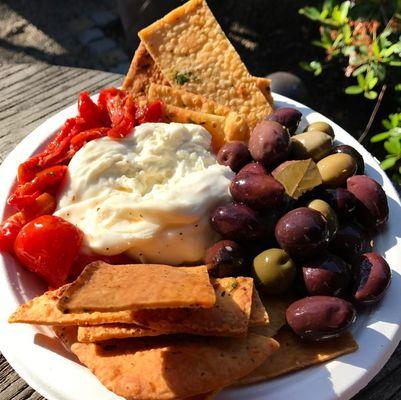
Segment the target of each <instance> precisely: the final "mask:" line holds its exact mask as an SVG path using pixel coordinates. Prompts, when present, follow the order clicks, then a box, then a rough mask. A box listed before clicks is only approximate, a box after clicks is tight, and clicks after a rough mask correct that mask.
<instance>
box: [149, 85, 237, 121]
mask: <svg viewBox="0 0 401 400" xmlns="http://www.w3.org/2000/svg"><path fill="white" fill-rule="evenodd" d="M157 100H160V101H162V102H163V103H166V104H171V105H173V106H176V107H181V108H186V109H188V110H192V111H197V112H202V113H207V114H214V115H221V116H222V117H224V116H226V115H228V114H229V113H230V111H231V110H230V108H228V107H226V106H223V105H222V104H218V103H216V102H214V101H211V100H208V99H206V98H205V97H203V96H201V95H199V94H194V93H190V92H187V91H185V90H182V89H180V88H173V87H171V86H167V85H158V84H156V83H151V84H150V85H149V91H148V101H149V102H150V103H153V102H155V101H157Z"/></svg>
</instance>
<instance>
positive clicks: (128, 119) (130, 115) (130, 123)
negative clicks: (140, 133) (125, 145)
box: [107, 95, 136, 139]
mask: <svg viewBox="0 0 401 400" xmlns="http://www.w3.org/2000/svg"><path fill="white" fill-rule="evenodd" d="M123 112H124V114H123V119H122V120H121V121H120V122H119V123H118V124H117V125H112V128H111V129H110V130H109V132H108V133H107V135H108V136H109V137H110V138H112V139H119V138H123V137H125V136H127V135H128V134H129V133H130V132H131V130H132V128H133V127H134V126H135V113H136V104H135V102H134V99H133V98H132V96H131V95H127V97H126V98H125V101H124V106H123Z"/></svg>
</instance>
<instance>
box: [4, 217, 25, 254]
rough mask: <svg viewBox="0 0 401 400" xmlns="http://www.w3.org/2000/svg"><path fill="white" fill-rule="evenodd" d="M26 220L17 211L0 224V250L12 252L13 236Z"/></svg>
mask: <svg viewBox="0 0 401 400" xmlns="http://www.w3.org/2000/svg"><path fill="white" fill-rule="evenodd" d="M26 222H27V221H26V220H25V218H24V215H23V214H22V213H21V212H17V213H16V214H13V215H11V216H10V217H8V218H7V219H6V220H5V221H3V222H2V223H1V224H0V251H2V252H3V251H8V252H10V253H13V252H14V242H15V238H16V237H17V235H18V233H19V231H20V230H21V229H22V227H23V226H24V225H25V224H26Z"/></svg>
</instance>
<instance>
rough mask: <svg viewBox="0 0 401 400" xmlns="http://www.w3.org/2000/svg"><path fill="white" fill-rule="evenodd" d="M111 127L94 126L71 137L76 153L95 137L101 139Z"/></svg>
mask: <svg viewBox="0 0 401 400" xmlns="http://www.w3.org/2000/svg"><path fill="white" fill-rule="evenodd" d="M108 131H109V128H94V129H90V130H88V131H84V132H81V133H78V135H76V136H74V137H73V138H72V139H71V147H72V149H73V151H74V154H75V153H76V152H77V151H78V150H79V149H80V148H81V147H82V146H83V145H84V144H86V143H88V142H90V141H91V140H94V139H99V138H101V137H104V136H106V135H107V132H108Z"/></svg>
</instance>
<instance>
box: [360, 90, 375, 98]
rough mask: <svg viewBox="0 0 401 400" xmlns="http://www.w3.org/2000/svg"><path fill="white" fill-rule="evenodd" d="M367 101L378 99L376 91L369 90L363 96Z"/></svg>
mask: <svg viewBox="0 0 401 400" xmlns="http://www.w3.org/2000/svg"><path fill="white" fill-rule="evenodd" d="M363 95H364V96H365V97H366V98H367V99H369V100H374V99H375V98H376V97H377V92H375V91H374V90H369V91H368V92H365V93H364V94H363Z"/></svg>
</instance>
